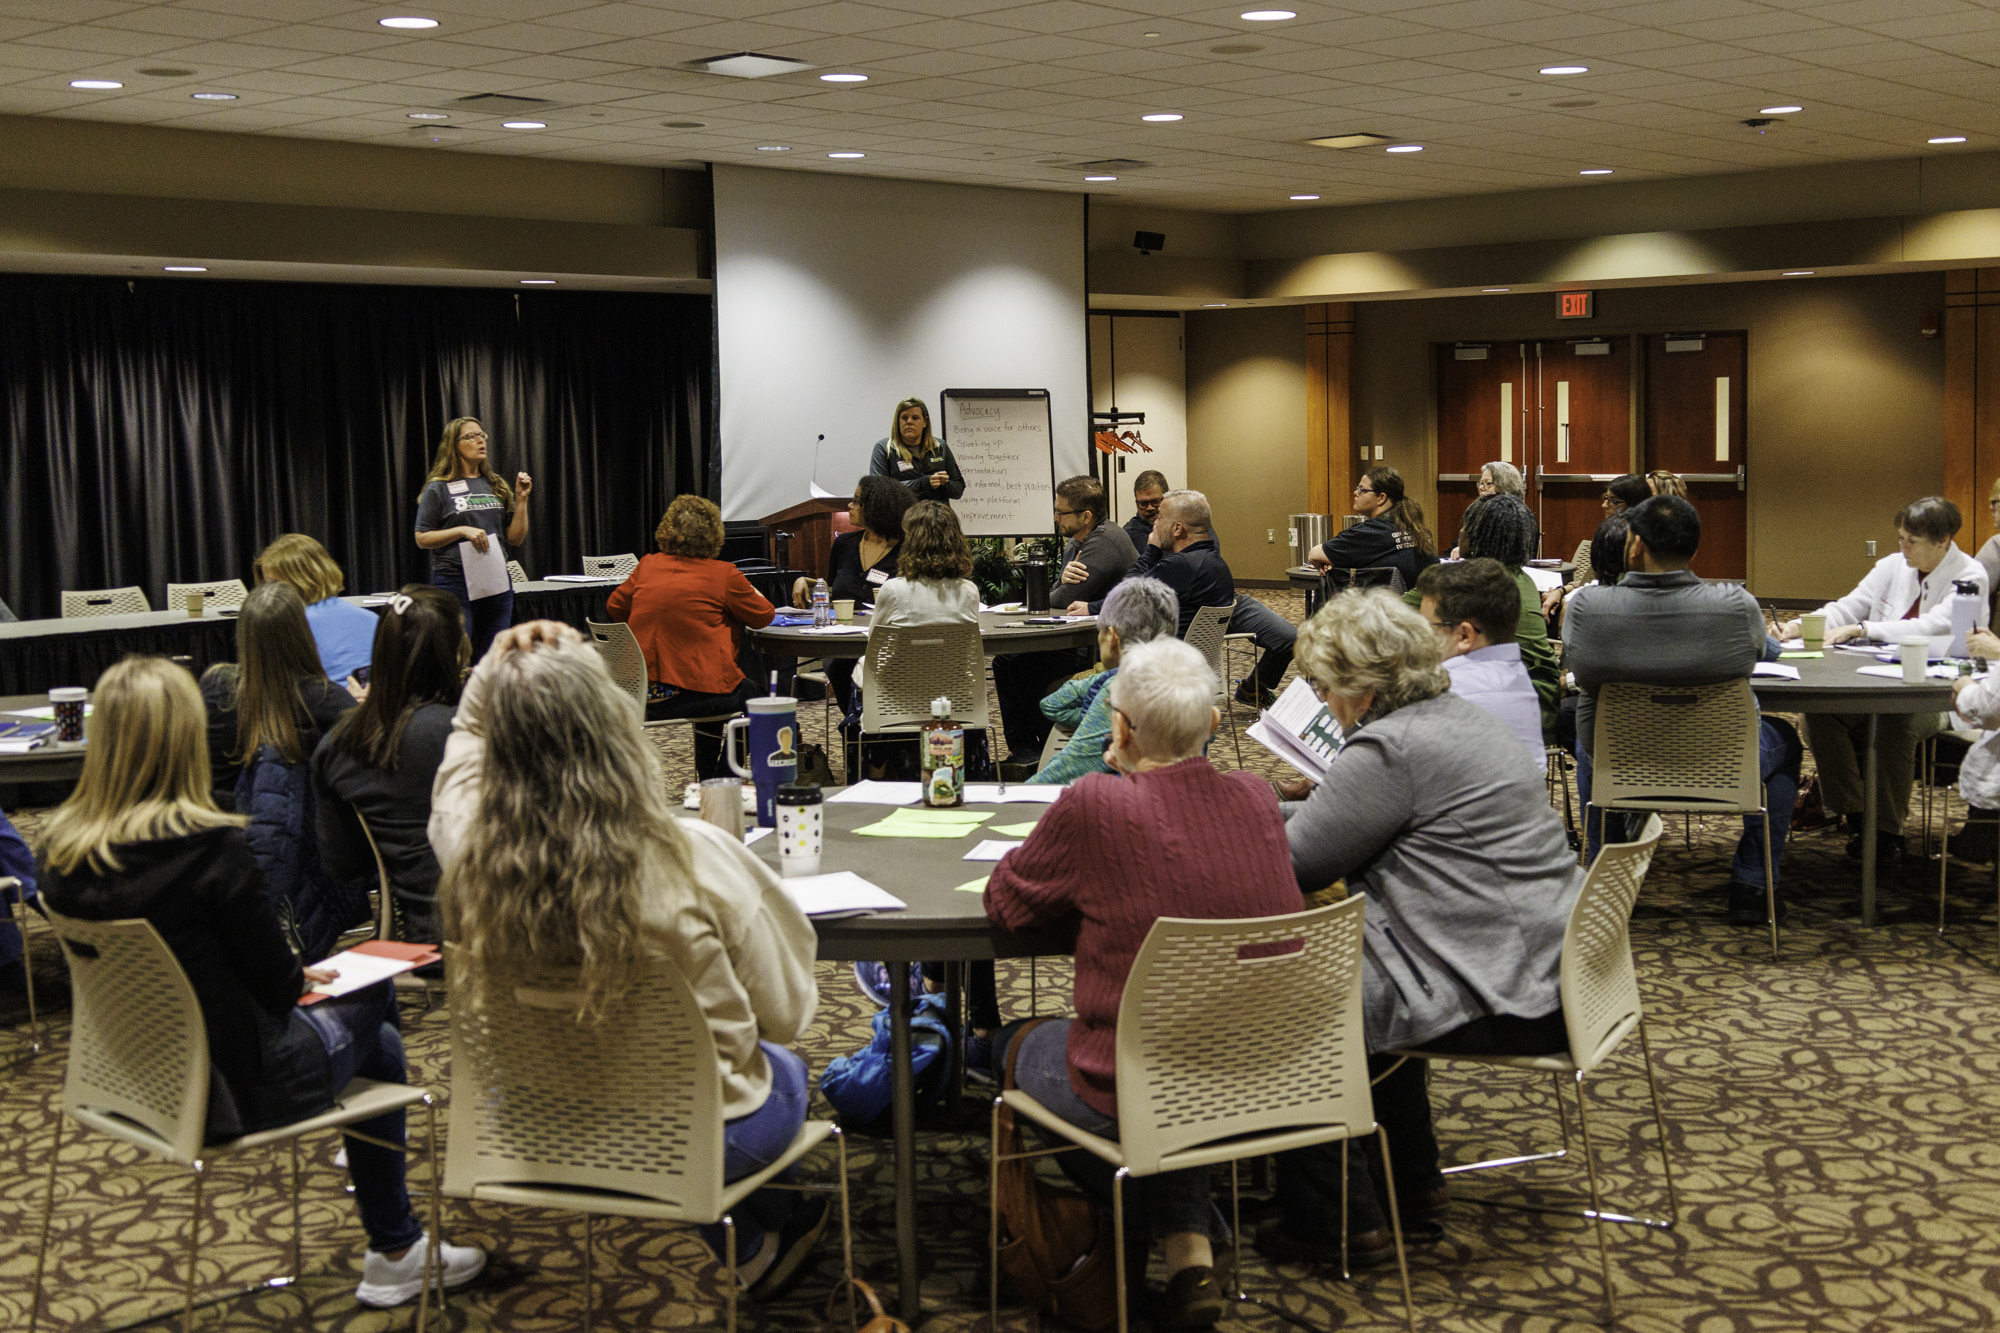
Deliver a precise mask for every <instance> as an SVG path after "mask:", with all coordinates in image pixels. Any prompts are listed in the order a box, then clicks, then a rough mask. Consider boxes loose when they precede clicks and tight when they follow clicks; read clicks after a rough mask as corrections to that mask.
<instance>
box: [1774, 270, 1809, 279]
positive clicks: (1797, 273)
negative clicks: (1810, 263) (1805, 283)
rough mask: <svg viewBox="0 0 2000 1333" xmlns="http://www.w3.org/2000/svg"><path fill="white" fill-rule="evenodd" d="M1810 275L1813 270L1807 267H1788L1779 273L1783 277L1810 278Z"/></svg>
mask: <svg viewBox="0 0 2000 1333" xmlns="http://www.w3.org/2000/svg"><path fill="white" fill-rule="evenodd" d="M1812 275H1813V270H1811V269H1809V268H1788V269H1786V270H1785V271H1784V272H1783V273H1781V274H1779V276H1780V277H1785V278H1810V277H1811V276H1812Z"/></svg>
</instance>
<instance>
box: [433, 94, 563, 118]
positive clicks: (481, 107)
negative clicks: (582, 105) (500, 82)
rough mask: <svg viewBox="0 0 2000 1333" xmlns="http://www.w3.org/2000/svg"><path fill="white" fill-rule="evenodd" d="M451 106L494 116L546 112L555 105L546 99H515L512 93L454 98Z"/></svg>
mask: <svg viewBox="0 0 2000 1333" xmlns="http://www.w3.org/2000/svg"><path fill="white" fill-rule="evenodd" d="M451 104H452V105H453V106H462V107H464V108H465V109H466V110H467V111H488V112H491V113H493V114H494V115H496V116H499V115H506V114H508V113H510V112H514V111H547V110H549V109H550V108H551V107H553V106H554V105H555V103H554V102H551V101H550V100H549V99H548V98H546V97H516V96H515V95H514V94H512V93H474V94H472V96H470V97H454V98H452V99H451Z"/></svg>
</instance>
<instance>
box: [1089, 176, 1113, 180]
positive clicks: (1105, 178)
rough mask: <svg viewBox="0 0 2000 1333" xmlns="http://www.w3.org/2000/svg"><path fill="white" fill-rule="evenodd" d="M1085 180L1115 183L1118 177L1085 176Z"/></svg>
mask: <svg viewBox="0 0 2000 1333" xmlns="http://www.w3.org/2000/svg"><path fill="white" fill-rule="evenodd" d="M1084 179H1085V180H1087V181H1115V180H1117V179H1118V178H1117V177H1116V176H1085V177H1084Z"/></svg>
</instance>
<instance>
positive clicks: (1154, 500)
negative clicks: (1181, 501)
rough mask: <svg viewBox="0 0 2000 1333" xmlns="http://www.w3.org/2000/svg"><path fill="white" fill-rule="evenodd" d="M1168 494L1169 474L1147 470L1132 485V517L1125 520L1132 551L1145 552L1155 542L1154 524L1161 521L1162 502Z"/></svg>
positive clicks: (1126, 532) (1126, 533)
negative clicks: (1148, 545) (1147, 546)
mask: <svg viewBox="0 0 2000 1333" xmlns="http://www.w3.org/2000/svg"><path fill="white" fill-rule="evenodd" d="M1166 493H1167V474H1166V473H1164V472H1157V471H1154V470H1153V469H1152V468H1147V469H1146V470H1145V471H1144V472H1141V473H1140V474H1139V476H1138V479H1137V480H1136V481H1134V482H1133V483H1132V510H1133V513H1132V517H1130V518H1128V519H1126V520H1125V535H1126V536H1127V537H1130V538H1131V539H1132V549H1133V550H1134V551H1143V550H1145V549H1146V544H1147V543H1148V542H1150V541H1152V540H1153V524H1155V523H1157V522H1159V521H1160V501H1161V500H1162V499H1163V498H1165V496H1166Z"/></svg>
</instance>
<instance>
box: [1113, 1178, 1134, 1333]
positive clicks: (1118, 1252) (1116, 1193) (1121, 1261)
mask: <svg viewBox="0 0 2000 1333" xmlns="http://www.w3.org/2000/svg"><path fill="white" fill-rule="evenodd" d="M1128 1174H1130V1173H1129V1172H1127V1171H1126V1170H1125V1168H1124V1167H1122V1166H1121V1167H1119V1168H1118V1170H1117V1172H1116V1173H1114V1174H1113V1175H1112V1177H1111V1243H1112V1244H1113V1245H1114V1246H1115V1247H1116V1248H1115V1249H1114V1250H1113V1251H1112V1254H1113V1255H1114V1256H1116V1257H1115V1260H1114V1263H1115V1265H1116V1272H1117V1276H1118V1292H1117V1296H1118V1333H1131V1330H1130V1329H1128V1328H1127V1327H1126V1315H1127V1311H1126V1309H1125V1178H1126V1176H1127V1175H1128Z"/></svg>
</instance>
